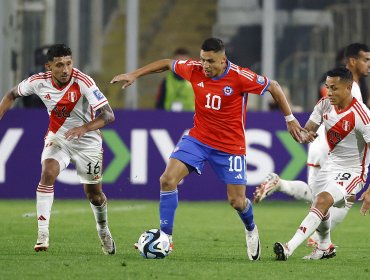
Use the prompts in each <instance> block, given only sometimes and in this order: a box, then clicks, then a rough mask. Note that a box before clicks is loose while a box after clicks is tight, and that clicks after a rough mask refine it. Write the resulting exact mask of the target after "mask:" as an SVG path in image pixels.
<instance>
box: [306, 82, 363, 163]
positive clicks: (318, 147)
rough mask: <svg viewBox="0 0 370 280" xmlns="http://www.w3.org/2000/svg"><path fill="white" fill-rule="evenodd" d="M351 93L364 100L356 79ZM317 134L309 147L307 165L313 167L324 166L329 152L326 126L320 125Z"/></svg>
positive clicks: (360, 100) (359, 99)
mask: <svg viewBox="0 0 370 280" xmlns="http://www.w3.org/2000/svg"><path fill="white" fill-rule="evenodd" d="M351 94H352V96H353V97H354V98H356V99H357V100H358V101H359V102H363V100H362V95H361V90H360V87H359V85H358V84H357V83H356V82H355V81H353V84H352V90H351ZM317 134H318V136H317V138H316V140H315V141H313V142H312V143H311V144H310V145H309V147H308V157H307V165H308V166H312V167H320V166H323V164H324V163H325V161H326V159H327V158H328V153H329V146H328V143H327V141H326V135H325V129H324V126H320V127H319V129H318V131H317Z"/></svg>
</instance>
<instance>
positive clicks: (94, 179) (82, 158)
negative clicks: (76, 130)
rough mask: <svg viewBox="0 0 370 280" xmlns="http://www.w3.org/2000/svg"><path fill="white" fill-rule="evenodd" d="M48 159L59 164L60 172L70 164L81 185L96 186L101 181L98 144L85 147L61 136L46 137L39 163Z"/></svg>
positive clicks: (101, 150) (100, 160)
mask: <svg viewBox="0 0 370 280" xmlns="http://www.w3.org/2000/svg"><path fill="white" fill-rule="evenodd" d="M49 158H52V159H55V160H56V161H58V162H59V166H60V172H62V171H63V170H64V169H65V168H67V166H68V165H69V163H70V162H72V163H73V164H74V165H75V166H76V169H77V175H78V177H79V178H80V182H81V183H82V184H97V183H100V182H101V181H102V177H103V149H102V146H101V144H100V145H99V143H98V145H97V144H96V143H93V145H86V144H81V143H79V142H78V141H77V140H71V141H67V140H66V139H64V137H61V136H57V135H48V136H47V137H46V138H45V145H44V150H43V152H42V155H41V162H43V161H44V160H45V159H49Z"/></svg>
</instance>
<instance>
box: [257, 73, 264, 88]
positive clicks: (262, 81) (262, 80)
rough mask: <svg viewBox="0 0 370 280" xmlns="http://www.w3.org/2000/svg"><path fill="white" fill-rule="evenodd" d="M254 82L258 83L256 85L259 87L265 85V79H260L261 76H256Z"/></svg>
mask: <svg viewBox="0 0 370 280" xmlns="http://www.w3.org/2000/svg"><path fill="white" fill-rule="evenodd" d="M256 82H257V83H258V84H260V85H262V86H263V85H264V84H265V78H264V77H262V76H260V75H257V80H256Z"/></svg>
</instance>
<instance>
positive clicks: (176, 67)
mask: <svg viewBox="0 0 370 280" xmlns="http://www.w3.org/2000/svg"><path fill="white" fill-rule="evenodd" d="M194 63H196V62H195V61H193V60H174V61H173V62H172V71H173V72H174V73H175V74H177V75H179V76H180V77H182V78H184V79H185V80H188V81H190V78H191V74H192V72H193V67H194Z"/></svg>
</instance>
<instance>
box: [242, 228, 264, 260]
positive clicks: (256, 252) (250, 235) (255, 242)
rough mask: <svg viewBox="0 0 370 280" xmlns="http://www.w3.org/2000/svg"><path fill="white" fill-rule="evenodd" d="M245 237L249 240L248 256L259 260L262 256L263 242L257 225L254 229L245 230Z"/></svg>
mask: <svg viewBox="0 0 370 280" xmlns="http://www.w3.org/2000/svg"><path fill="white" fill-rule="evenodd" d="M245 239H246V241H247V255H248V258H249V259H250V260H251V261H257V260H259V259H260V258H261V242H260V237H259V235H258V228H257V226H255V227H254V229H253V230H252V231H248V230H245Z"/></svg>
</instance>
